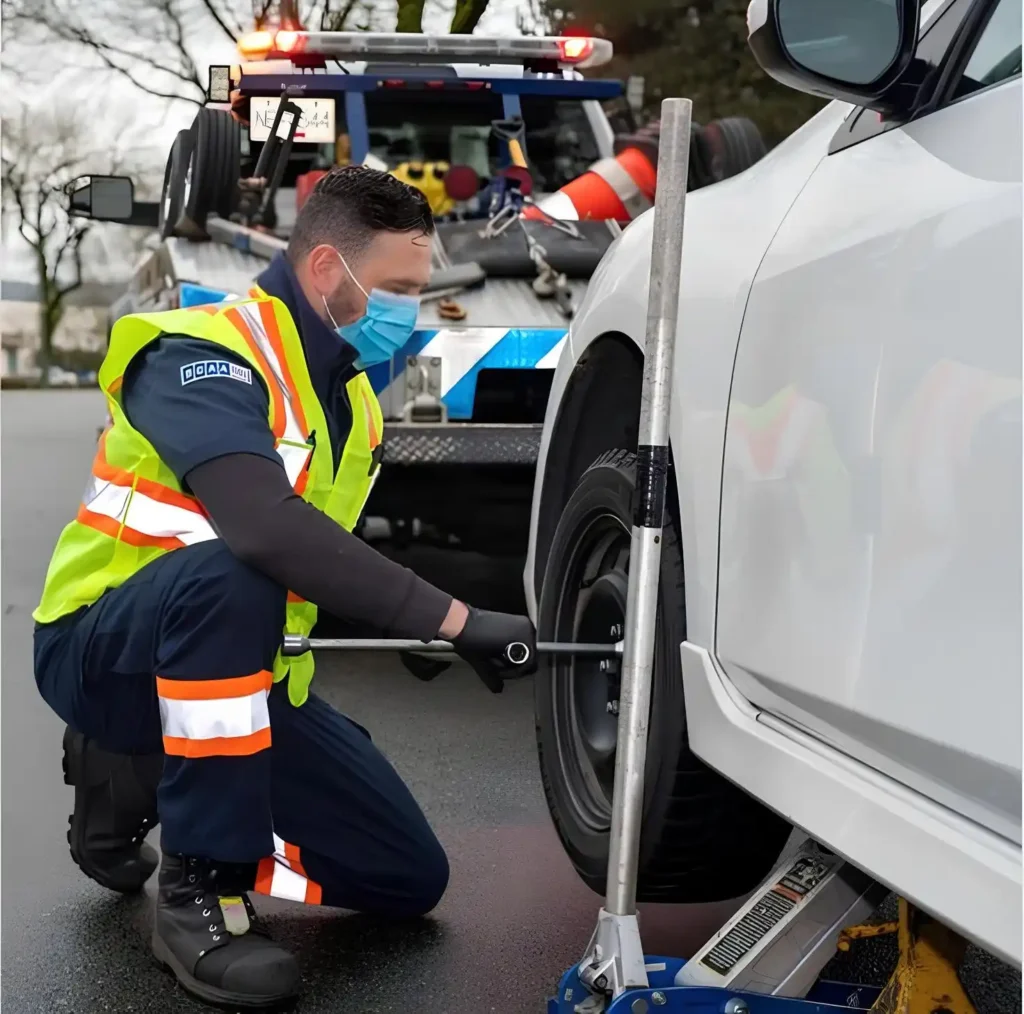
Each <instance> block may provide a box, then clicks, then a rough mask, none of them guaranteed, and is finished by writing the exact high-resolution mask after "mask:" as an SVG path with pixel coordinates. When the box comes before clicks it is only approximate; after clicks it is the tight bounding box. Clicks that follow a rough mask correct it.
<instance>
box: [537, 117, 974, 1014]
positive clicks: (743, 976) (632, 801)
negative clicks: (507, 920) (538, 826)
mask: <svg viewBox="0 0 1024 1014" xmlns="http://www.w3.org/2000/svg"><path fill="white" fill-rule="evenodd" d="M691 112H692V103H691V102H690V100H689V99H666V100H665V101H664V102H663V103H662V108H661V143H660V146H659V152H658V176H657V179H658V186H657V193H656V198H655V211H654V223H653V236H652V248H651V277H650V289H649V292H650V296H649V305H648V311H647V335H646V345H645V355H644V376H643V389H642V394H641V410H640V427H639V438H638V447H637V477H636V499H637V508H636V512H635V515H634V523H633V529H632V533H631V548H630V570H629V587H628V593H627V599H626V623H625V631H626V636H625V638H624V641H623V642H621V646H620V649H619V651H620V655H621V661H622V667H621V673H622V677H621V678H622V684H621V692H620V697H619V722H618V744H617V753H616V761H615V782H614V789H613V802H612V824H611V836H610V848H609V857H608V877H607V886H606V895H605V902H604V906H603V907H602V908H601V910H600V913H599V915H598V919H597V927H596V928H595V930H594V933H593V936H592V937H591V939H590V943H589V945H588V947H587V950H586V953H585V956H584V958H583V959H582V960H581V961H580V962H579V963H578V964H576V965H574V966H573V967H572V968H570V969H569V970H568V971H566V972H565V974H564V975H563V976H562V979H561V981H560V982H559V985H558V993H557V994H556V995H555V996H554V997H552V998H550V999H549V1001H548V1005H547V1011H548V1014H659V1012H663V1014H826V1012H833V1014H838V1012H839V1011H856V1010H859V1011H865V1010H873V1011H882V1012H885V1014H973V1012H974V1007H973V1005H972V1004H971V1001H970V999H969V998H968V997H967V995H966V993H965V992H964V990H963V987H962V986H961V985H960V982H959V979H958V978H957V974H956V970H957V966H958V965H959V962H960V959H961V958H962V956H963V952H964V947H965V943H964V941H963V940H962V939H961V938H960V937H958V936H956V935H955V934H953V933H952V932H950V931H949V930H947V929H946V928H945V927H943V926H941V925H939V924H938V923H936V922H935V921H934V920H932V919H931V918H930V917H928V916H927V915H925V914H924V913H923V912H920V911H918V910H917V909H915V908H914V907H913V906H911V905H910V904H909V903H908V902H907V901H905V900H904V899H900V901H899V920H898V922H896V923H892V924H886V926H885V927H880V926H878V925H871V924H867V925H865V924H863V920H864V919H866V918H867V917H869V916H870V915H871V914H872V913H873V912H874V911H875V910H876V909H877V908H878V906H879V904H880V903H881V901H882V899H883V898H884V897H885V896H886V895H887V894H888V890H887V889H886V888H885V887H882V886H881V885H879V884H877V883H875V882H874V881H873V880H872V879H871V878H870V877H868V876H866V875H865V874H864V873H862V872H861V871H860V870H857V869H856V868H854V867H853V866H852V865H851V864H849V863H847V862H846V861H845V860H843V859H842V858H841V857H840V856H838V855H836V854H834V853H832V852H830V851H829V850H827V849H825V848H823V847H821V846H820V845H818V844H817V843H816V842H814V841H811V840H809V839H808V840H806V841H804V842H803V844H802V845H801V846H800V848H799V849H798V850H797V851H796V852H795V853H791V854H789V855H788V856H787V857H786V858H785V859H784V860H782V861H781V862H780V864H779V865H778V866H777V867H776V869H775V871H774V872H773V873H772V875H771V876H770V877H769V878H768V880H767V881H765V883H764V884H763V885H762V887H761V888H760V889H759V890H758V891H756V892H754V894H753V895H752V896H751V897H750V898H749V899H748V900H747V901H746V902H745V903H744V904H743V905H742V906H741V907H740V909H739V910H738V911H737V912H736V914H735V915H734V916H733V917H732V918H731V919H730V920H729V921H728V922H727V923H726V924H725V926H723V927H722V929H721V930H719V931H718V932H717V933H716V934H715V935H714V936H713V937H712V938H711V939H710V940H709V941H708V942H707V943H706V944H705V945H704V946H703V947H702V948H701V949H700V950H699V951H698V952H697V953H696V954H695V955H693V957H691V958H690V959H689V960H688V961H684V960H682V959H680V958H672V957H664V956H660V955H649V954H644V951H643V945H642V943H641V939H640V928H639V923H638V919H637V908H636V887H637V871H638V865H639V845H640V822H641V817H642V809H643V795H644V786H643V779H644V769H645V763H646V757H647V723H648V714H649V711H650V694H651V676H652V670H653V659H654V636H655V623H656V617H657V598H658V580H659V573H660V558H661V537H662V523H663V517H664V510H665V497H666V488H667V481H668V462H669V447H668V424H669V409H670V404H671V378H672V375H673V353H674V346H675V335H676V326H677V318H678V312H679V282H680V271H681V266H682V242H683V241H682V237H683V217H684V209H685V203H686V181H687V176H688V172H689V164H688V163H689V152H690V120H691ZM858 923H860V924H861V925H857V924H858ZM858 931H859V932H858ZM892 931H897V932H898V933H899V961H898V964H897V967H896V971H895V972H894V974H893V977H892V979H891V980H890V981H889V983H888V984H887V985H886V986H885V987H884V988H877V987H867V986H854V985H847V984H843V983H836V982H827V981H821V980H820V975H821V971H822V969H823V968H824V967H825V965H826V964H827V963H828V961H829V959H830V958H832V957H833V956H834V955H835V953H836V948H837V944H840V945H841V944H842V942H843V941H844V940H845V943H846V946H847V947H848V946H849V944H850V940H851V939H852V938H853V937H855V936H873V935H877V934H878V933H879V932H892Z"/></svg>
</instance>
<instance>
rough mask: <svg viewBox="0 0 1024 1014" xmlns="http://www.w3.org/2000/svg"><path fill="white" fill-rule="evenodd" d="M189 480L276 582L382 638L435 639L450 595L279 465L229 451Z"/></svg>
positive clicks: (237, 543)
mask: <svg viewBox="0 0 1024 1014" xmlns="http://www.w3.org/2000/svg"><path fill="white" fill-rule="evenodd" d="M188 483H189V486H190V488H191V489H192V492H193V493H194V494H195V496H196V497H197V498H198V500H199V502H200V503H201V504H202V505H203V507H204V508H205V510H206V512H207V513H208V514H209V515H210V518H211V520H212V521H213V524H214V526H215V527H216V528H217V530H218V532H219V533H220V536H221V538H222V539H223V540H224V541H225V543H227V546H228V548H229V549H230V550H231V552H232V553H234V554H235V556H237V557H238V558H239V559H241V560H244V561H245V562H246V563H248V564H249V565H250V566H251V567H254V568H255V569H256V570H259V571H262V572H263V573H264V574H266V575H267V576H268V577H270V578H272V579H273V580H275V581H276V582H277V583H278V584H280V585H283V586H284V587H285V588H287V589H289V590H290V591H293V592H295V594H296V595H300V596H301V597H302V598H304V599H306V600H307V601H309V602H312V603H313V604H314V605H316V606H318V607H320V608H321V609H326V610H327V611H328V612H329V613H333V614H334V615H335V616H337V617H339V618H341V619H344V620H350V621H352V622H354V623H357V624H359V625H361V626H367V627H370V628H372V629H373V630H378V631H380V632H381V633H382V634H383V635H384V636H391V637H406V638H418V639H419V640H421V641H430V640H432V639H433V638H434V637H436V636H437V632H438V630H439V629H440V626H441V624H442V622H443V621H444V618H445V616H446V615H447V613H448V609H449V607H450V606H451V603H452V596H451V595H449V594H447V593H446V592H443V591H441V590H440V589H439V588H435V587H434V586H433V585H432V584H429V583H427V582H426V581H424V580H423V579H422V578H420V577H418V576H417V575H416V574H414V573H413V572H412V571H411V570H409V569H408V568H406V567H403V566H401V564H398V563H395V562H394V561H393V560H389V559H388V558H387V557H385V556H382V555H381V554H380V553H378V552H377V550H375V549H373V548H371V547H370V546H368V545H367V544H366V543H365V542H363V541H362V539H360V538H358V537H357V536H355V535H353V534H352V533H351V532H347V531H345V529H344V528H342V527H341V526H340V525H338V524H335V522H333V521H332V520H331V519H330V518H329V517H327V515H326V514H324V513H322V512H321V511H318V510H317V509H316V508H315V507H313V506H312V505H311V504H308V503H306V502H305V501H304V500H303V499H302V498H301V497H299V496H297V495H296V494H295V493H294V491H293V490H292V488H291V486H290V485H289V483H288V478H287V476H286V475H285V471H284V468H283V467H282V466H281V464H280V462H278V463H276V464H275V463H273V462H270V461H267V460H266V459H265V458H262V457H258V456H256V455H252V454H231V455H228V456H227V457H219V458H217V459H216V460H214V461H208V462H206V463H205V464H203V465H200V466H199V467H198V468H196V469H195V470H193V471H191V472H189V473H188Z"/></svg>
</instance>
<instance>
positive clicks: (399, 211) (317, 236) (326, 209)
mask: <svg viewBox="0 0 1024 1014" xmlns="http://www.w3.org/2000/svg"><path fill="white" fill-rule="evenodd" d="M433 231H434V217H433V215H432V214H431V213H430V205H429V204H428V203H427V199H426V198H425V197H424V196H423V194H422V193H420V191H419V190H417V189H416V188H415V187H411V186H409V184H408V183H403V182H402V181H401V180H398V179H395V177H394V176H392V175H391V174H390V173H384V172H380V171H378V170H377V169H370V168H369V167H368V166H362V165H348V166H336V167H335V168H334V169H332V170H331V171H330V172H329V173H328V174H327V175H326V176H323V177H321V179H320V180H319V182H318V183H317V185H316V186H315V187H314V188H313V192H312V193H311V194H310V195H309V197H308V198H307V200H306V203H305V204H304V205H303V206H302V208H301V210H300V211H299V214H298V216H297V217H296V219H295V227H294V229H293V230H292V235H291V238H290V239H289V241H288V260H289V261H291V263H292V264H297V263H298V262H299V261H300V260H301V259H302V258H303V257H305V256H306V254H308V253H309V252H310V251H311V250H313V249H314V248H316V247H318V246H319V245H320V244H321V243H328V244H330V245H331V246H333V247H334V248H335V249H337V250H338V251H339V252H340V253H341V254H342V256H343V257H345V258H346V259H347V258H349V257H351V258H353V259H356V258H358V256H359V255H360V254H361V253H362V252H363V251H364V250H365V249H366V248H367V246H369V244H370V241H371V240H372V239H373V237H374V235H375V234H376V233H378V232H415V233H417V234H419V235H422V236H430V235H431V234H432V233H433Z"/></svg>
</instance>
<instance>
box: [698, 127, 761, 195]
mask: <svg viewBox="0 0 1024 1014" xmlns="http://www.w3.org/2000/svg"><path fill="white" fill-rule="evenodd" d="M701 136H702V141H703V143H704V144H705V145H706V148H707V150H708V153H709V154H710V161H711V166H712V172H713V174H714V177H715V179H716V181H717V180H725V179H728V178H729V177H730V176H736V175H737V174H738V173H741V172H743V170H744V169H749V168H750V167H751V166H752V165H754V163H755V162H759V161H760V160H761V159H762V158H764V156H765V155H766V154H767V152H768V148H767V147H766V146H765V143H764V138H763V137H762V136H761V131H760V130H758V129H757V125H756V124H755V123H754V121H753V120H748V119H747V118H746V117H745V116H727V117H725V118H723V119H721V120H712V121H711V122H710V123H709V124H708V125H707V126H706V127H704V128H703V129H702V131H701Z"/></svg>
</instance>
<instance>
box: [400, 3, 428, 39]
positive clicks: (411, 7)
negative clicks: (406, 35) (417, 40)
mask: <svg viewBox="0 0 1024 1014" xmlns="http://www.w3.org/2000/svg"><path fill="white" fill-rule="evenodd" d="M425 3H426V0H398V24H397V26H396V31H399V32H422V31H423V5H424V4H425Z"/></svg>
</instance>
